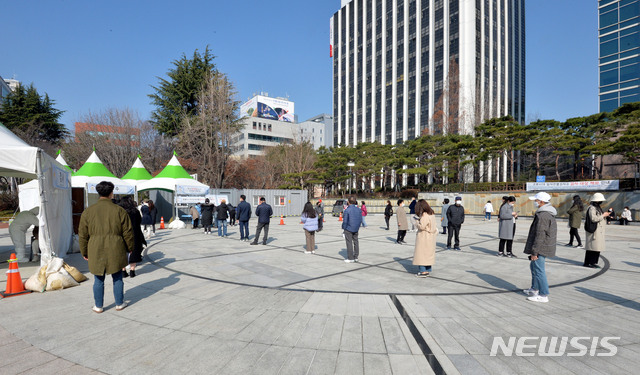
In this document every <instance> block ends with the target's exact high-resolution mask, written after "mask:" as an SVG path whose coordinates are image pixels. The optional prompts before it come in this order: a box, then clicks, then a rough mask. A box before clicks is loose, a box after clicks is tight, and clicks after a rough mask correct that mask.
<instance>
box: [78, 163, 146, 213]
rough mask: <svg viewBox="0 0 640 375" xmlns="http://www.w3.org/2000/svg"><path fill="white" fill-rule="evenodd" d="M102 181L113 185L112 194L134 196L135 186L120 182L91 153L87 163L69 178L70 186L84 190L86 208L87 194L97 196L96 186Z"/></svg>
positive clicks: (87, 203) (87, 204)
mask: <svg viewBox="0 0 640 375" xmlns="http://www.w3.org/2000/svg"><path fill="white" fill-rule="evenodd" d="M102 181H109V182H111V183H113V185H114V190H113V193H114V194H134V193H135V186H134V185H133V184H131V183H129V182H126V181H122V180H121V179H119V178H117V177H116V176H114V175H113V173H111V172H110V171H109V170H108V169H107V167H105V165H104V164H102V161H101V160H100V158H99V157H98V155H96V152H95V151H93V152H92V153H91V155H90V156H89V158H88V159H87V161H86V162H85V163H84V164H83V165H82V167H80V169H78V171H77V172H76V173H74V174H73V176H71V185H72V186H73V187H74V188H83V189H85V207H88V206H89V204H90V202H89V196H88V194H97V193H96V189H95V187H96V185H97V184H99V183H100V182H102Z"/></svg>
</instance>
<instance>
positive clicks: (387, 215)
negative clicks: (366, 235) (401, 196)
mask: <svg viewBox="0 0 640 375" xmlns="http://www.w3.org/2000/svg"><path fill="white" fill-rule="evenodd" d="M391 216H393V207H392V206H391V201H387V207H385V208H384V222H385V223H387V228H386V230H389V219H390V218H391Z"/></svg>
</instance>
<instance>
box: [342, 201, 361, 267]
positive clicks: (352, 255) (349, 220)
mask: <svg viewBox="0 0 640 375" xmlns="http://www.w3.org/2000/svg"><path fill="white" fill-rule="evenodd" d="M348 203H349V205H348V206H347V208H346V209H345V210H344V213H343V216H342V218H343V221H342V230H343V232H342V234H343V236H344V239H345V241H346V242H347V259H345V260H344V261H345V263H353V262H358V256H359V255H360V243H359V242H358V230H360V224H362V211H360V209H358V202H357V201H356V198H355V197H349V200H348Z"/></svg>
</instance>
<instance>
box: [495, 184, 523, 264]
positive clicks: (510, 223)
mask: <svg viewBox="0 0 640 375" xmlns="http://www.w3.org/2000/svg"><path fill="white" fill-rule="evenodd" d="M515 204H516V197H514V196H511V197H507V199H506V200H503V202H502V205H501V206H500V210H499V211H498V219H500V221H498V237H499V238H500V243H499V244H498V256H499V257H502V256H507V257H509V258H511V257H513V256H514V255H513V251H512V249H513V237H514V235H515V233H516V219H517V218H518V213H517V212H515V211H514V210H513V207H514V206H515ZM505 245H506V247H507V254H506V255H505V253H504V248H505Z"/></svg>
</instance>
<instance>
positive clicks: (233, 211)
mask: <svg viewBox="0 0 640 375" xmlns="http://www.w3.org/2000/svg"><path fill="white" fill-rule="evenodd" d="M227 207H229V225H230V226H234V225H236V208H235V207H233V205H232V204H231V203H229V204H227Z"/></svg>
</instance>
